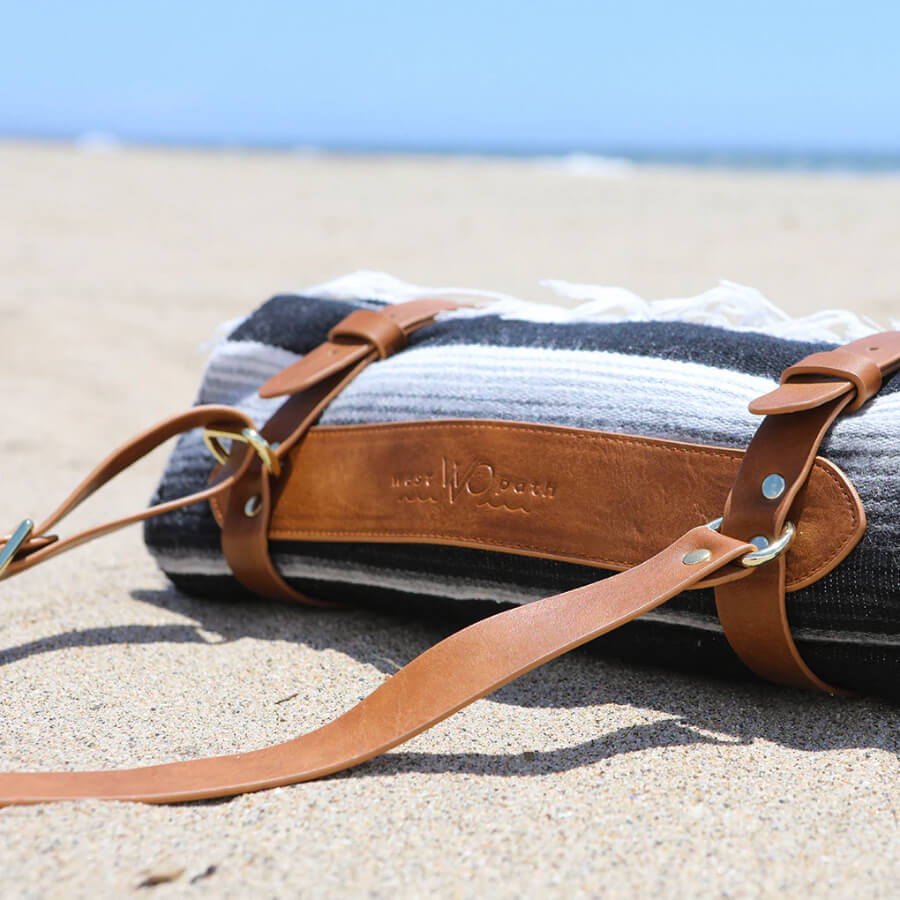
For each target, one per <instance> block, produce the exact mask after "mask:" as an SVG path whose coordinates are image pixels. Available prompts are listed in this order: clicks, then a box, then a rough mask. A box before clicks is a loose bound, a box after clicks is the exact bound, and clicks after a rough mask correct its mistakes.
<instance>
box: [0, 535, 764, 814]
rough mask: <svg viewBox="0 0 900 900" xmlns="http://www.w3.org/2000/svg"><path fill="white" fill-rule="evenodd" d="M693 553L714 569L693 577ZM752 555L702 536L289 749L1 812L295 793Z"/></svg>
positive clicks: (503, 631)
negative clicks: (293, 788) (293, 787)
mask: <svg viewBox="0 0 900 900" xmlns="http://www.w3.org/2000/svg"><path fill="white" fill-rule="evenodd" d="M697 549H706V550H708V551H709V554H710V555H709V559H708V560H705V561H701V562H698V563H697V564H695V565H688V564H686V563H685V562H684V559H685V556H686V555H687V554H688V553H689V552H691V551H693V550H697ZM752 549H753V548H752V547H751V546H749V545H748V544H745V543H742V542H740V541H735V540H733V539H732V538H729V537H726V536H724V535H721V534H716V533H715V532H712V531H710V530H709V529H708V528H705V527H703V526H701V527H699V528H695V529H693V530H691V531H689V532H688V533H687V534H685V535H683V536H682V537H680V538H678V539H677V540H676V541H674V542H673V543H672V544H671V545H670V546H668V547H666V548H665V549H663V550H662V551H661V552H660V553H659V554H657V555H656V556H654V557H652V558H651V559H649V560H647V561H646V562H644V563H642V564H641V565H639V566H635V567H634V568H632V569H629V570H628V571H627V572H623V573H622V574H620V575H616V576H614V577H612V578H608V579H605V580H604V581H601V582H597V583H594V584H590V585H587V586H585V587H581V588H577V589H575V590H573V591H568V592H566V593H564V594H557V595H555V596H553V597H548V598H546V599H544V600H539V601H537V602H536V603H531V604H528V605H526V606H521V607H518V608H516V609H511V610H507V611H506V612H502V613H499V614H497V615H495V616H491V617H490V618H488V619H483V620H482V621H480V622H477V623H476V624H474V625H470V626H469V627H468V628H464V629H463V630H462V631H458V632H457V633H456V634H453V635H451V636H450V637H448V638H447V639H446V640H443V641H441V642H440V643H439V644H436V645H435V646H434V647H432V648H431V649H430V650H426V651H425V653H423V654H422V655H421V656H419V657H417V658H416V659H414V660H413V661H412V662H411V663H409V664H408V665H407V666H405V667H404V668H402V669H401V670H400V671H399V672H397V674H396V675H394V676H393V677H392V678H390V679H389V680H388V681H386V682H385V683H384V684H382V685H381V686H380V687H378V688H376V690H375V691H373V692H372V693H371V694H370V695H369V696H368V697H366V698H365V699H364V700H363V701H362V702H360V703H359V704H357V705H356V706H354V707H353V708H352V709H350V710H349V711H347V712H346V713H344V714H343V715H342V716H340V717H339V718H337V719H335V720H334V721H332V722H330V723H329V724H327V725H325V726H323V727H322V728H319V729H317V730H315V731H312V732H310V733H308V734H305V735H302V736H301V737H298V738H295V739H294V740H291V741H287V742H286V743H283V744H278V745H276V746H274V747H268V748H266V749H263V750H255V751H252V752H249V753H237V754H235V755H233V756H220V757H214V758H210V759H195V760H191V761H188V762H176V763H169V764H167V765H159V766H149V767H146V768H141V769H130V770H119V771H107V772H39V773H20V772H12V773H3V774H0V805H5V806H9V805H12V804H28V803H42V802H48V801H54V800H74V799H78V798H96V799H105V800H139V801H144V802H147V803H169V802H178V801H186V800H200V799H207V798H212V797H226V796H231V795H234V794H239V793H246V792H249V791H258V790H262V789H264V788H270V787H278V786H281V785H287V784H295V783H297V782H301V781H309V780H312V779H314V778H321V777H322V776H324V775H329V774H331V773H333V772H339V771H341V770H343V769H348V768H351V767H352V766H356V765H358V764H360V763H362V762H365V761H366V760H369V759H371V758H372V757H374V756H378V755H379V754H381V753H384V752H385V751H387V750H390V749H391V748H392V747H395V746H397V744H400V743H402V742H403V741H406V740H408V739H409V738H412V737H414V736H415V735H417V734H419V733H420V732H422V731H424V730H425V729H426V728H429V727H431V726H432V725H434V724H436V723H437V722H440V721H441V720H442V719H445V718H447V716H450V715H452V714H453V713H455V712H456V711H457V710H459V709H461V708H462V707H464V706H467V705H468V704H470V703H472V702H473V701H475V700H477V699H479V698H480V697H483V696H485V695H486V694H488V693H490V692H491V691H493V690H496V689H497V688H499V687H502V686H503V685H504V684H507V683H508V682H510V681H512V680H513V679H515V678H518V677H519V676H520V675H524V674H525V673H526V672H530V671H531V670H532V669H535V668H537V667H538V666H540V665H542V664H543V663H545V662H548V661H549V660H551V659H554V658H556V657H557V656H560V655H562V654H563V653H566V652H568V651H569V650H572V649H574V648H575V647H578V646H580V645H581V644H584V643H586V642H587V641H590V640H592V639H593V638H596V637H599V636H600V635H601V634H605V633H606V632H608V631H611V630H612V629H614V628H618V627H619V626H620V625H624V624H625V623H626V622H630V621H631V620H633V619H635V618H637V617H638V616H640V615H643V614H644V613H646V612H649V611H650V610H651V609H654V608H655V607H657V606H659V605H661V604H662V603H665V602H666V600H668V599H670V598H671V597H673V596H675V595H676V594H678V593H680V592H681V591H683V590H686V589H688V588H690V587H692V586H694V585H695V584H697V583H698V582H700V581H701V580H703V579H704V578H709V577H713V576H717V575H718V576H720V577H734V578H748V579H749V580H755V579H753V578H752V575H753V574H754V572H753V570H751V569H743V568H740V567H730V568H729V567H728V563H730V562H731V561H733V560H735V559H737V558H738V557H741V556H743V555H744V554H746V553H747V552H749V551H750V550H752Z"/></svg>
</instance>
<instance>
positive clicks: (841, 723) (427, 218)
mask: <svg viewBox="0 0 900 900" xmlns="http://www.w3.org/2000/svg"><path fill="white" fill-rule="evenodd" d="M898 209H900V178H891V177H883V176H879V177H859V176H850V175H842V176H838V175H833V176H813V175H802V174H753V173H745V174H735V173H727V172H692V171H687V170H685V171H676V170H661V169H660V170H652V169H648V170H638V171H634V172H628V173H625V174H623V175H622V176H621V177H618V176H615V177H613V176H611V177H575V176H572V175H567V174H564V173H562V172H558V171H552V170H547V169H544V168H541V167H539V166H536V165H534V164H531V163H524V162H522V163H510V162H502V161H479V160H456V161H445V160H436V159H329V158H322V157H304V156H288V155H283V156H280V155H275V154H255V155H251V154H244V153H238V152H227V153H200V152H176V151H165V152H162V151H145V150H127V151H118V152H113V153H88V152H85V151H80V150H77V149H75V148H71V147H65V146H56V147H54V146H28V145H23V144H7V145H0V341H2V352H0V392H2V409H3V414H4V425H3V430H2V432H0V510H2V516H3V518H4V520H5V524H3V523H0V527H3V528H8V527H11V526H12V525H14V524H15V523H16V522H17V521H18V519H19V518H21V517H23V516H25V515H31V516H34V517H39V516H41V515H42V514H44V513H45V512H46V511H47V510H48V509H49V508H50V507H51V506H52V505H55V503H56V502H58V501H59V499H61V497H62V496H63V495H64V494H65V493H67V492H68V490H69V489H70V488H71V487H72V485H73V484H74V482H75V481H76V480H77V479H78V478H80V477H81V476H82V475H83V474H84V473H85V472H86V471H87V470H88V469H89V468H90V467H91V466H92V465H93V464H94V463H95V462H96V461H97V460H98V459H99V458H100V456H101V455H102V454H103V453H104V452H105V450H106V449H107V448H108V447H110V446H112V445H113V444H115V443H118V442H119V441H121V440H122V439H124V438H126V437H127V436H129V435H131V434H132V433H134V432H135V431H137V430H138V429H140V428H142V427H143V426H145V425H146V424H148V423H151V422H153V421H154V420H155V419H157V418H159V417H161V416H163V415H165V414H167V413H169V412H173V411H175V410H178V409H181V408H182V407H184V406H185V405H186V404H188V403H190V401H191V400H192V397H193V392H194V389H195V387H196V384H197V382H198V379H199V377H200V373H201V370H202V366H203V359H204V357H203V353H202V351H201V350H199V349H198V348H199V346H200V345H201V344H202V343H203V341H204V340H206V339H207V338H208V337H209V336H210V334H211V333H212V331H213V329H214V327H215V325H216V324H217V323H218V322H220V321H221V320H223V319H227V318H230V317H233V316H237V315H240V314H242V313H244V312H246V311H247V310H249V309H250V308H251V307H252V306H254V305H255V304H257V303H258V302H260V301H261V300H263V299H265V298H266V296H268V295H270V294H272V293H275V292H277V291H281V290H287V289H294V288H300V287H303V286H305V285H308V284H311V283H316V282H319V281H322V280H325V279H327V278H330V277H332V276H335V275H340V274H343V273H345V272H349V271H353V270H355V269H362V268H375V269H384V270H387V271H390V272H393V273H394V274H396V275H398V276H401V277H404V278H406V279H407V280H410V281H414V282H420V283H432V284H436V283H453V284H464V285H472V286H478V287H486V288H493V289H497V290H504V291H508V292H510V293H514V294H518V295H520V296H524V297H526V298H529V299H544V300H550V299H551V295H550V294H549V293H548V292H547V291H546V289H544V288H541V287H540V286H539V283H538V282H539V280H540V279H541V278H547V277H558V278H566V279H569V280H572V281H582V282H595V283H607V284H621V285H624V286H627V287H629V288H631V289H632V290H635V291H637V292H639V293H642V294H644V295H646V296H648V297H657V296H678V295H688V294H693V293H697V292H699V291H701V290H703V289H705V288H708V287H711V286H712V285H714V284H715V283H716V282H717V281H718V280H719V279H720V278H727V279H730V280H733V281H739V282H742V283H746V284H751V285H754V286H756V287H758V288H760V289H761V290H763V291H764V292H765V293H766V294H767V295H768V297H769V298H770V299H771V300H773V301H775V302H777V303H779V304H780V305H782V306H784V307H785V308H787V309H788V310H789V311H791V312H794V313H799V312H809V311H812V310H814V309H817V308H821V307H828V306H844V307H851V308H853V309H855V310H856V311H858V312H861V313H864V314H867V315H870V316H873V317H875V318H878V319H881V320H882V321H884V320H887V319H888V318H889V317H890V316H894V317H900V303H898V297H900V280H898V276H897V270H896V248H897V246H898V245H900V216H898V215H897V210H898ZM163 461H164V456H161V455H157V456H156V457H154V458H152V459H151V460H149V461H148V462H147V463H145V464H143V465H141V466H139V467H138V468H137V469H136V470H135V471H134V472H133V473H132V474H130V475H129V476H128V477H127V478H124V479H123V480H122V481H121V483H117V484H116V485H115V486H114V487H111V488H110V489H108V490H107V491H106V492H104V493H103V494H101V495H99V496H98V497H97V498H96V501H95V502H94V503H93V505H92V507H91V508H90V510H88V511H87V512H86V514H85V516H83V517H79V521H82V522H84V521H87V520H89V519H90V518H92V517H100V516H102V517H106V516H109V515H111V514H113V513H116V512H124V511H127V510H130V509H135V508H139V507H140V506H142V505H143V504H145V503H146V500H147V498H148V496H149V494H150V492H151V489H152V486H153V484H154V482H155V480H156V478H157V477H158V474H159V471H160V468H161V466H162V464H163ZM449 628H450V626H449V625H444V624H441V623H434V622H432V623H429V624H421V623H417V622H410V621H405V620H402V619H397V618H390V617H387V616H381V615H374V614H363V613H353V612H350V613H338V614H335V613H323V612H299V611H297V610H295V609H287V608H284V607H279V606H277V605H274V604H267V603H250V604H246V605H240V606H218V605H215V604H211V603H207V602H202V601H199V600H194V599H192V598H190V597H187V596H184V595H181V594H178V593H176V592H175V591H174V590H172V589H171V588H170V587H169V586H168V584H167V582H166V580H165V579H164V578H163V577H162V576H161V575H160V574H159V573H158V571H157V570H156V569H155V566H154V564H153V563H152V561H151V560H150V558H149V557H148V555H147V554H146V552H145V550H144V549H143V546H142V543H141V538H140V533H139V531H137V530H131V531H129V532H127V533H123V534H120V535H116V536H114V537H112V538H108V539H106V540H103V541H100V542H98V543H95V544H93V545H91V546H88V547H85V548H82V549H80V550H78V551H75V552H73V553H71V554H68V555H67V556H65V557H62V558H60V559H58V560H56V561H54V562H53V563H51V564H48V565H46V566H43V567H41V568H39V569H38V570H37V571H35V572H31V573H27V574H26V575H23V576H22V577H20V578H16V579H13V580H11V581H6V582H3V584H2V585H0V721H2V723H3V724H2V730H0V768H2V769H3V770H15V769H22V768H31V769H37V768H45V769H49V768H57V767H106V766H124V765H129V764H131V765H133V764H137V763H152V762H158V761H164V760H173V759H179V758H186V757H190V756H193V755H196V754H214V753H224V752H233V751H234V750H236V749H239V748H243V749H252V748H255V747H261V746H264V745H266V744H268V743H270V742H273V741H276V740H281V739H285V738H288V737H291V736H293V735H295V734H297V733H299V732H301V731H304V730H307V729H309V728H312V727H314V726H315V725H317V724H319V723H322V722H324V721H326V720H327V719H328V718H330V717H331V716H332V715H334V714H335V713H336V712H338V711H340V710H342V709H344V708H346V707H347V706H348V705H350V704H351V703H353V702H354V701H355V700H356V699H357V698H359V697H361V696H362V695H364V694H365V693H366V692H368V691H369V690H370V689H371V688H373V687H374V686H375V685H377V684H378V683H380V682H381V680H382V679H383V678H384V677H385V675H386V674H388V673H390V672H391V671H393V670H394V669H395V668H396V666H397V665H398V664H402V663H403V662H405V661H407V660H409V659H410V658H412V657H413V656H414V655H415V654H417V653H419V652H421V651H422V650H423V649H425V648H426V647H427V646H429V645H430V644H431V643H433V642H434V641H435V640H437V639H439V638H440V637H441V636H443V635H444V634H445V633H447V631H448V630H449ZM898 726H900V711H898V709H897V708H896V707H892V706H889V705H887V704H884V703H882V702H879V701H876V700H871V699H855V700H849V701H835V700H831V699H828V698H819V697H814V696H808V695H806V694H803V693H798V692H795V691H791V690H785V689H781V688H777V687H773V686H768V685H766V684H762V683H755V682H740V683H736V682H724V681H712V680H703V679H699V678H693V677H689V676H686V675H679V674H672V673H670V672H666V671H662V670H658V669H653V668H645V669H640V668H636V667H633V666H626V665H623V664H619V663H614V662H607V661H603V660H600V659H597V658H596V657H595V656H592V655H589V654H587V653H575V654H572V655H570V656H569V657H566V658H563V659H561V660H558V661H556V662H554V663H552V664H550V665H549V666H547V667H545V668H543V669H541V670H539V671H538V672H536V673H532V674H531V675H530V676H528V677H526V678H524V679H522V680H520V681H519V682H516V683H514V684H512V685H510V686H508V687H507V688H505V689H503V690H502V691H500V692H499V693H497V694H496V695H494V696H492V697H491V698H488V699H486V700H482V701H480V702H479V703H477V704H475V705H474V706H472V707H471V708H469V709H467V710H465V711H464V712H463V713H461V714H460V715H457V716H456V717H454V718H452V719H450V720H449V721H447V722H445V723H443V724H442V725H441V726H439V727H437V728H435V729H434V730H432V731H430V732H428V733H426V734H424V735H422V736H420V737H419V738H417V739H416V740H415V741H413V742H411V743H410V744H408V745H406V746H404V747H401V748H399V749H398V750H396V751H395V752H393V753H391V754H389V755H388V756H386V757H384V758H382V759H381V760H378V761H376V762H374V763H371V764H369V765H366V766H364V767H362V768H360V769H359V770H357V771H354V772H351V773H348V774H346V775H343V776H340V777H335V778H331V779H329V780H326V781H322V782H318V783H313V784H308V785H301V786H299V787H295V788H283V789H279V790H274V791H269V792H266V793H261V794H256V795H251V796H246V797H241V798H237V799H234V800H230V801H224V802H216V803H206V804H194V805H187V806H163V807H145V806H139V805H129V804H121V805H112V804H101V803H95V802H89V803H78V804H58V805H53V806H44V807H36V808H15V809H8V810H4V811H0V872H2V887H0V893H2V894H3V895H4V896H34V897H36V896H66V897H68V896H89V895H90V896H97V895H114V894H121V893H122V892H130V891H132V890H137V889H138V885H140V884H141V883H142V882H144V881H145V880H146V879H147V878H148V877H149V878H151V880H152V879H153V878H170V879H173V880H171V881H169V882H168V883H166V884H162V885H160V886H158V887H155V888H153V889H152V890H153V891H155V892H156V894H158V895H159V896H168V895H178V896H180V895H182V894H183V895H191V896H194V895H200V894H202V893H204V892H205V893H209V894H214V895H217V896H218V895H222V896H247V895H250V894H260V895H265V896H286V895H287V896H290V895H303V896H331V895H354V896H356V895H367V896H396V895H399V896H420V895H423V894H431V893H434V894H439V895H442V896H476V895H477V896H481V895H496V896H509V897H512V896H519V895H522V894H529V895H538V894H540V895H550V896H566V897H569V896H597V895H603V896H612V897H616V896H641V897H644V896H663V897H665V896H670V897H673V896H685V895H689V896H698V897H718V896H737V897H743V896H776V895H777V896H785V895H787V896H804V897H805V896H808V895H815V896H817V897H847V896H871V897H879V896H880V897H887V896H891V895H893V896H896V890H897V883H898V880H900V841H898V799H897V793H898V791H897V788H898V775H900V768H898V756H897V751H898V745H900V736H898ZM148 890H149V889H148Z"/></svg>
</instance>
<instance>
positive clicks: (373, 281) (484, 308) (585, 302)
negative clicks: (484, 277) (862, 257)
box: [303, 271, 900, 343]
mask: <svg viewBox="0 0 900 900" xmlns="http://www.w3.org/2000/svg"><path fill="white" fill-rule="evenodd" d="M541 284H542V285H543V286H544V287H548V288H550V289H551V290H552V291H554V292H555V293H556V294H557V295H558V296H559V297H564V298H566V299H567V300H578V301H581V302H580V305H579V306H575V307H572V308H566V307H562V306H559V305H556V304H552V303H532V302H529V301H526V300H519V299H517V298H516V297H512V296H509V295H508V294H501V293H498V292H496V291H480V290H475V289H471V288H457V287H428V286H424V285H415V284H409V283H408V282H405V281H401V280H400V279H398V278H395V277H394V276H393V275H389V274H388V273H386V272H370V271H360V272H353V273H351V274H349V275H344V276H343V277H342V278H336V279H334V280H333V281H328V282H326V283H325V284H317V285H314V286H312V287H309V288H307V289H306V290H305V291H303V293H304V294H306V295H308V296H314V297H324V298H328V299H332V300H348V301H352V300H359V299H366V298H368V299H373V300H374V299H377V300H385V301H387V302H389V303H403V302H404V301H406V300H414V299H415V298H416V297H423V296H430V297H468V298H472V299H473V300H477V299H482V300H487V301H489V302H488V303H486V304H481V305H479V306H478V307H477V308H473V309H461V310H457V311H455V312H453V313H446V314H444V315H446V316H451V317H460V318H462V317H468V316H478V315H484V314H485V313H491V314H493V315H499V316H501V317H502V318H506V319H524V320H526V321H529V322H648V321H657V322H694V323H697V324H702V325H718V326H720V327H723V328H730V329H732V330H734V331H755V332H761V333H763V334H770V335H773V336H775V337H782V338H793V339H795V340H807V341H815V340H819V341H831V342H833V343H844V342H846V341H852V340H856V339H857V338H861V337H865V336H866V335H868V334H873V333H874V332H877V331H881V330H883V329H882V328H881V327H880V326H879V325H878V323H877V322H874V321H872V319H869V318H868V317H866V316H860V315H858V314H856V313H853V312H850V311H849V310H839V309H829V310H822V311H821V312H817V313H813V314H812V315H809V316H799V317H792V316H789V315H788V314H787V313H786V312H784V311H783V310H781V309H779V308H778V307H777V306H775V304H774V303H771V302H770V301H769V300H767V299H766V298H765V297H764V296H763V295H762V294H761V293H760V292H759V291H757V290H755V289H754V288H751V287H746V286H744V285H741V284H735V283H734V282H731V281H722V282H720V283H719V285H718V286H716V287H714V288H711V289H710V290H708V291H705V292H704V293H702V294H700V295H698V296H696V297H678V298H667V299H662V300H645V299H643V298H642V297H639V296H638V295H637V294H633V293H632V292H631V291H628V290H625V288H620V287H605V286H602V285H594V284H573V283H571V282H568V281H559V280H556V279H549V280H547V281H542V282H541ZM892 327H895V328H896V327H900V324H898V323H897V322H894V323H892Z"/></svg>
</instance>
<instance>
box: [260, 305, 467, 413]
mask: <svg viewBox="0 0 900 900" xmlns="http://www.w3.org/2000/svg"><path fill="white" fill-rule="evenodd" d="M465 305H467V304H464V303H458V302H455V301H453V300H443V299H439V298H422V299H419V300H411V301H409V302H408V303H397V304H395V305H392V306H386V307H384V309H382V310H377V311H376V310H362V309H356V310H354V311H353V312H351V313H350V314H349V315H348V316H347V317H346V318H344V319H343V320H342V321H341V322H339V323H338V324H337V325H336V326H335V327H334V328H332V330H331V333H330V334H329V340H327V341H325V342H324V343H322V344H319V346H318V347H316V348H315V349H314V350H310V352H309V353H307V354H306V355H305V356H302V357H301V358H300V359H298V360H297V361H296V362H295V363H292V364H291V365H289V366H287V368H285V369H282V371H280V372H279V373H278V374H277V375H273V376H272V377H271V378H270V379H269V380H268V381H267V382H266V383H265V384H264V385H263V386H262V387H261V388H260V389H259V396H260V397H263V398H271V397H285V396H290V395H292V394H297V393H300V392H301V391H305V390H308V389H309V388H311V387H312V386H313V385H315V384H317V383H318V382H320V381H322V380H323V379H325V378H329V377H331V376H332V375H335V374H336V373H338V372H344V371H347V370H348V369H350V368H351V367H352V366H354V365H356V363H358V362H360V361H361V360H362V359H365V358H369V359H370V360H374V359H376V358H381V359H384V358H385V357H387V356H390V355H391V354H392V353H396V352H397V351H398V350H401V349H402V348H403V347H405V346H406V340H407V338H408V337H409V335H411V334H412V333H413V332H414V331H418V329H420V328H422V327H424V326H425V325H428V324H430V323H431V322H433V321H434V317H435V316H436V315H438V313H441V312H445V311H447V310H453V309H459V307H461V306H465Z"/></svg>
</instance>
